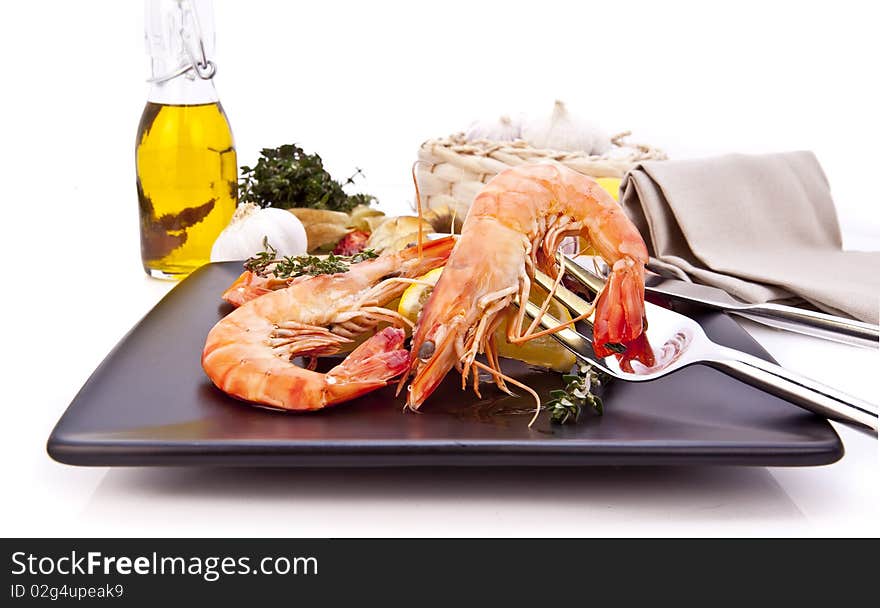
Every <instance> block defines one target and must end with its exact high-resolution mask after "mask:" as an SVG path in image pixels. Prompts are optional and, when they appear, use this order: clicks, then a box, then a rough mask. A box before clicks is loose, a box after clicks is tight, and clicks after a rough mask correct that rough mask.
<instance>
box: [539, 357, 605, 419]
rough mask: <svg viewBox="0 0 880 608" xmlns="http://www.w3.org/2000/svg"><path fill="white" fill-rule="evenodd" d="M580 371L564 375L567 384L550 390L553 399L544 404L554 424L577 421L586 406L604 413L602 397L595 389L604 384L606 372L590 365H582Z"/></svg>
mask: <svg viewBox="0 0 880 608" xmlns="http://www.w3.org/2000/svg"><path fill="white" fill-rule="evenodd" d="M578 372H579V373H577V374H566V375H564V376H562V381H563V382H564V383H565V386H564V387H563V388H561V389H558V390H555V391H550V397H551V399H550V401H548V402H547V403H545V404H544V409H546V410H547V411H548V412H549V413H550V421H551V422H553V423H554V424H569V423H575V422H577V421H578V419H579V418H580V417H581V414H582V413H583V410H584V408H586V407H589V408H591V409H593V410H594V411H595V412H596V413H597V414H598V415H599V416H601V415H602V413H603V406H602V398H601V397H599V396H598V395H596V394H594V392H593V391H595V390H596V389H598V388H599V387H600V386H601V385H602V384H603V382H604V381H605V374H603V373H602V372H600V371H598V370H596V369H594V368H593V367H592V366H590V365H582V366H581V367H580V369H579V370H578Z"/></svg>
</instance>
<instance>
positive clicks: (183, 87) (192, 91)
mask: <svg viewBox="0 0 880 608" xmlns="http://www.w3.org/2000/svg"><path fill="white" fill-rule="evenodd" d="M219 100H220V99H219V97H218V96H217V89H215V88H214V81H213V80H212V79H208V80H204V79H202V78H199V77H198V76H196V77H195V78H192V79H190V78H189V74H184V75H182V76H178V77H177V78H172V79H171V80H166V81H165V82H156V83H153V84H151V85H150V92H149V93H148V94H147V101H151V102H153V103H158V104H162V105H180V106H192V105H199V104H205V103H216V102H217V101H219Z"/></svg>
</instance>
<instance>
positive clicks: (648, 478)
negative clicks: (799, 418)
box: [82, 467, 808, 537]
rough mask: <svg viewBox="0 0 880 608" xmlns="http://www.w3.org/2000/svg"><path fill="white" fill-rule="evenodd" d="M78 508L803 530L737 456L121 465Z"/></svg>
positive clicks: (494, 528)
mask: <svg viewBox="0 0 880 608" xmlns="http://www.w3.org/2000/svg"><path fill="white" fill-rule="evenodd" d="M144 504H149V505H150V506H149V508H143V506H142V505H144ZM133 513H136V514H137V515H136V518H137V521H136V522H135V521H133V520H132V514H133ZM82 515H83V519H84V520H85V521H87V522H88V523H97V522H100V524H101V526H102V527H104V529H113V528H117V527H118V528H121V529H127V530H129V531H130V532H131V531H133V528H134V527H137V528H143V529H145V530H147V529H155V528H156V526H157V524H158V525H159V527H160V528H161V529H162V530H163V531H166V530H167V531H168V532H170V533H186V534H191V535H216V534H220V535H244V536H247V535H261V534H270V535H273V536H285V535H289V536H349V535H351V536H373V535H379V536H384V535H388V536H408V535H427V536H438V535H439V536H456V535H463V536H469V535H477V536H482V535H517V536H523V535H524V536H529V535H560V536H569V537H571V536H597V535H598V536H601V535H603V534H607V535H624V536H626V535H675V534H684V535H687V534H734V533H735V532H736V531H748V530H750V529H754V530H755V532H754V533H762V532H760V531H759V530H758V529H757V528H758V527H757V526H756V524H757V523H758V522H762V523H763V524H765V525H764V526H763V533H768V534H784V533H786V532H789V533H797V532H799V531H800V532H804V531H805V530H808V523H807V522H806V520H805V518H804V517H803V514H802V513H801V512H800V510H799V509H798V508H797V506H795V504H794V503H793V502H792V500H791V499H790V498H789V497H788V495H787V494H786V493H785V491H784V490H783V489H782V488H781V487H780V486H779V484H777V483H776V481H775V480H774V479H773V476H772V475H771V474H770V473H769V472H768V470H767V469H762V468H744V467H730V468H725V467H714V468H684V467H675V468H673V467H596V468H580V469H575V468H573V469H560V468H556V469H531V470H512V469H488V468H483V469H403V470H381V469H365V470H357V469H348V470H342V469H332V470H326V469H324V470H322V469H299V470H297V469H190V468H184V469H180V468H159V469H141V470H138V469H127V470H126V469H120V470H113V471H110V472H109V473H108V474H107V476H106V477H105V478H104V480H103V482H102V483H101V484H100V486H99V487H98V488H97V490H96V491H95V493H94V495H93V496H92V499H91V501H90V502H89V504H88V506H87V508H86V509H85V511H84V513H83V514H82ZM661 522H662V523H661ZM767 523H770V524H771V527H769V528H768V527H767V526H766V524H767Z"/></svg>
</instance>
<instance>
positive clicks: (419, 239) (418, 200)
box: [410, 160, 428, 260]
mask: <svg viewBox="0 0 880 608" xmlns="http://www.w3.org/2000/svg"><path fill="white" fill-rule="evenodd" d="M419 163H423V164H428V163H426V162H425V161H423V160H416V161H415V162H414V163H413V164H412V168H411V170H410V173H412V180H413V186H414V187H415V189H416V213H417V214H418V216H419V230H418V236H417V237H416V243H417V246H418V252H419V260H421V259H422V239H423V236H422V232H423V230H424V229H423V228H422V223H423V222H424V221H425V218H424V216H423V215H422V193H421V192H420V191H419V180H418V178H417V177H416V166H417V165H418V164H419Z"/></svg>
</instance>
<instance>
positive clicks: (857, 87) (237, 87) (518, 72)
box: [0, 0, 880, 536]
mask: <svg viewBox="0 0 880 608" xmlns="http://www.w3.org/2000/svg"><path fill="white" fill-rule="evenodd" d="M871 4H872V3H866V2H845V1H837V2H834V3H811V2H768V1H767V0H765V1H763V2H745V1H742V0H741V1H738V2H730V3H709V2H702V3H697V2H694V3H682V2H672V1H668V0H667V1H664V2H619V1H616V2H604V3H595V2H559V1H551V0H541V1H540V2H514V1H511V0H507V1H504V2H475V1H473V0H471V1H469V2H459V1H453V0H447V1H445V2H442V3H436V2H434V3H428V2H409V3H391V2H387V3H386V2H343V1H339V0H323V1H321V2H280V1H278V2H269V1H249V2H244V1H240V2H232V1H229V0H227V1H223V0H220V1H218V2H217V3H216V7H215V8H216V15H217V18H216V26H217V56H216V59H217V63H218V66H219V73H218V76H217V80H216V82H217V86H218V90H219V93H220V98H221V100H222V102H223V105H224V107H225V108H226V111H227V114H228V115H229V118H230V121H231V123H232V126H233V131H234V133H235V137H236V143H237V147H238V150H239V161H240V163H241V164H245V163H249V162H252V161H253V160H255V158H256V153H257V151H258V149H259V148H261V147H265V146H276V145H279V144H282V143H286V142H292V141H294V142H298V143H300V144H302V145H303V146H305V147H306V148H307V149H308V150H311V151H317V152H319V153H320V154H321V155H322V156H323V157H324V159H325V162H326V164H327V166H328V168H329V169H330V171H331V172H332V173H334V174H335V175H337V176H339V177H343V176H346V175H348V173H350V172H351V171H352V170H353V169H354V167H356V166H357V167H362V168H363V169H364V170H365V172H366V173H367V180H366V181H365V182H363V189H364V190H365V191H368V192H371V193H374V194H377V195H379V197H380V199H382V201H383V205H384V206H385V207H386V208H387V209H389V210H403V209H405V208H406V207H407V206H408V204H409V202H410V200H411V193H410V191H411V186H410V182H409V168H410V164H411V162H412V161H413V160H414V158H415V153H416V149H417V147H418V145H419V143H420V142H421V141H423V140H425V139H427V138H430V137H435V136H442V135H446V134H448V133H451V132H454V131H457V130H461V129H463V128H465V127H466V126H467V125H468V123H469V122H470V121H471V120H473V119H474V118H477V117H481V116H490V117H491V116H495V115H498V114H500V113H502V112H518V111H530V112H535V111H545V112H546V111H549V109H550V107H551V105H552V102H553V100H554V99H556V98H559V99H563V100H565V101H566V102H567V104H568V105H569V106H570V107H571V108H572V109H574V110H577V111H578V112H580V113H582V114H586V115H588V116H590V117H591V118H593V119H594V120H595V121H597V122H599V123H600V124H602V125H603V126H604V127H605V128H606V129H607V130H608V131H609V132H616V131H618V130H624V129H632V130H633V131H634V136H633V139H634V140H636V141H645V142H648V143H651V144H654V145H658V146H661V147H663V148H665V149H666V150H667V151H668V152H669V153H670V154H671V155H672V156H674V157H679V158H681V157H692V156H702V155H708V154H714V153H722V152H731V151H737V152H763V151H768V152H769V151H783V150H790V149H811V150H814V151H815V152H816V154H817V155H818V157H819V159H820V161H821V162H822V164H823V166H824V168H825V170H826V172H827V174H828V176H829V178H830V181H831V184H832V189H833V192H834V196H835V201H836V203H837V205H838V209H839V213H840V217H841V223H842V226H843V230H844V236H845V240H846V243H847V245H848V246H850V247H856V248H859V247H861V248H880V200H878V194H877V185H876V184H877V180H876V171H877V161H878V153H877V142H878V141H880V127H878V124H880V123H878V120H877V112H878V108H880V95H878V88H877V65H876V64H877V58H878V50H880V43H878V37H877V34H876V24H877V22H878V21H877V18H876V15H874V14H873V13H874V10H873V9H872V8H871ZM142 11H143V9H142V5H141V2H139V1H134V0H128V1H125V2H120V1H118V0H115V1H111V0H90V1H89V2H62V1H56V2H48V1H46V2H16V3H8V4H7V3H4V6H3V9H2V15H0V67H2V71H0V77H2V83H3V84H2V95H0V167H2V169H0V170H2V178H3V179H2V184H3V187H2V199H3V205H2V216H0V217H2V219H0V231H2V235H0V236H2V238H0V253H2V255H3V259H4V260H5V262H6V266H5V268H6V280H5V286H4V287H3V297H2V298H0V327H2V332H3V333H2V338H0V344H2V348H0V362H2V365H0V375H2V384H0V386H2V391H3V392H2V396H0V404H2V408H0V421H2V425H0V433H2V437H3V440H2V441H0V449H2V464H0V467H2V469H0V471H2V473H0V474H2V481H3V485H2V487H3V494H4V500H3V503H2V506H0V534H3V535H118V534H124V535H163V534H190V535H252V534H256V535H262V534H265V535H272V536H282V535H318V536H342V535H372V534H383V535H411V534H416V535H418V534H422V535H470V534H505V535H506V534H509V535H541V534H551V535H552V534H559V535H566V536H578V535H590V534H594V535H595V534H599V535H601V534H618V535H620V534H622V535H628V534H656V535H667V534H668V535H681V534H683V535H692V534H693V535H703V534H722V535H727V534H732V535H740V534H759V535H775V534H852V535H863V534H870V535H877V534H878V533H880V521H878V516H877V513H878V509H880V482H878V461H877V447H876V446H877V444H876V442H875V441H873V440H870V439H868V438H866V437H864V436H861V435H857V434H855V433H853V432H850V431H847V430H845V429H844V430H842V431H841V433H842V436H843V438H844V442H845V444H846V447H847V450H848V453H847V455H846V456H845V457H844V459H843V460H842V461H841V462H839V463H837V464H835V465H831V466H828V467H821V468H816V469H744V468H732V469H686V468H684V469H669V468H663V469H605V468H603V469H597V470H588V471H544V472H515V471H449V470H444V471H410V472H377V471H349V472H344V471H335V472H334V471H305V472H296V471H211V470H204V469H174V470H169V469H153V470H122V469H119V470H112V471H108V470H106V469H78V468H72V467H66V466H63V465H59V464H56V463H54V462H52V461H51V460H50V459H49V458H48V457H47V456H46V454H45V439H46V438H47V436H48V434H49V432H50V430H51V428H52V426H53V424H54V423H55V421H56V420H57V418H58V416H59V415H60V414H61V413H62V412H63V411H64V408H65V407H66V405H67V404H68V403H69V401H70V399H71V398H72V397H73V395H74V394H75V393H76V391H77V390H78V389H79V387H80V386H81V384H82V383H83V382H84V381H85V379H86V378H87V377H88V375H89V374H90V373H91V371H92V370H93V369H94V367H95V366H96V365H97V364H98V363H99V362H100V360H101V359H102V358H103V357H104V355H105V354H106V353H107V351H108V350H109V349H110V348H111V347H112V346H113V344H115V343H116V341H117V340H118V339H119V338H120V337H121V336H122V335H123V334H124V333H125V332H126V331H127V329H128V328H129V327H130V326H131V325H132V324H133V323H134V322H135V321H137V319H138V318H140V317H141V316H142V315H143V314H144V313H145V312H146V311H147V310H149V308H150V307H151V306H152V305H153V304H154V303H155V302H156V301H157V300H158V298H159V297H161V296H162V295H163V294H164V293H165V292H166V291H167V290H168V289H169V287H170V285H169V284H166V283H161V282H156V281H152V280H150V279H147V278H146V277H145V276H144V275H143V273H142V271H141V268H140V259H139V245H138V234H137V211H136V207H137V205H136V197H135V188H134V162H133V161H134V158H133V156H134V155H133V152H134V135H135V130H136V127H137V122H138V119H139V116H140V112H141V109H142V107H143V104H144V101H145V99H146V93H147V87H146V85H145V83H144V79H145V78H146V77H147V75H148V74H147V70H148V61H147V58H146V56H145V55H144V49H143V41H142V40H143V29H142V28H143V25H142ZM748 328H749V330H750V331H752V332H753V334H754V335H756V336H757V337H758V339H759V340H760V341H761V342H762V343H763V344H764V345H765V346H766V347H767V348H768V349H769V350H770V351H771V353H772V354H773V355H774V356H776V357H777V358H778V359H779V360H780V361H781V362H782V363H783V364H784V365H787V366H789V367H791V368H793V369H796V370H798V371H801V372H803V373H808V374H812V375H814V376H816V377H818V378H820V379H822V380H824V381H826V382H829V383H833V384H836V385H837V386H839V387H840V388H843V389H845V390H849V391H851V392H853V393H856V394H858V395H860V396H862V397H864V398H868V399H874V400H875V401H876V399H877V395H878V391H877V380H876V377H877V371H878V365H877V364H878V362H880V358H878V355H877V353H871V352H869V351H860V350H856V349H852V348H848V347H844V346H837V345H829V344H826V343H822V342H819V341H817V340H811V339H805V338H797V337H793V336H791V335H787V334H782V333H780V332H775V331H769V330H763V329H760V328H756V327H755V326H752V325H749V326H748Z"/></svg>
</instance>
